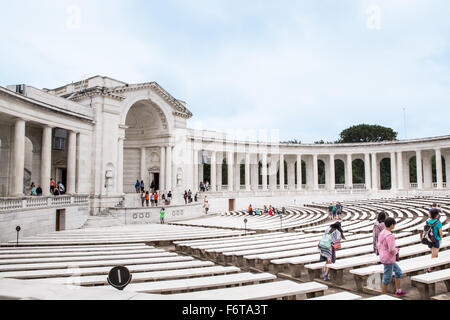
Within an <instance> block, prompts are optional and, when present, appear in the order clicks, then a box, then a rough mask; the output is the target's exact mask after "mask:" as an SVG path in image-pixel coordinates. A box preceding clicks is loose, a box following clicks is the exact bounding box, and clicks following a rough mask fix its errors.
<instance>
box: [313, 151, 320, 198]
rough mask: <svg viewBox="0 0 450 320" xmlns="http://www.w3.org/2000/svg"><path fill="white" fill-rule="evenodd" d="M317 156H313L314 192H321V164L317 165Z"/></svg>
mask: <svg viewBox="0 0 450 320" xmlns="http://www.w3.org/2000/svg"><path fill="white" fill-rule="evenodd" d="M317 160H318V159H317V154H313V165H312V167H313V186H314V190H319V164H318V163H317Z"/></svg>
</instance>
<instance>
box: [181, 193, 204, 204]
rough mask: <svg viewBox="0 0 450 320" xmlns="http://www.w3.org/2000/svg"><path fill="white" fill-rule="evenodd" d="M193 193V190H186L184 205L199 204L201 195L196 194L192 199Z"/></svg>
mask: <svg viewBox="0 0 450 320" xmlns="http://www.w3.org/2000/svg"><path fill="white" fill-rule="evenodd" d="M192 194H193V193H192V191H191V189H189V190H188V191H187V190H184V194H183V199H184V204H188V203H192V202H193V201H194V202H198V200H199V198H200V195H199V194H198V192H196V193H195V195H194V198H192Z"/></svg>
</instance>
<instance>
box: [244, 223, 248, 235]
mask: <svg viewBox="0 0 450 320" xmlns="http://www.w3.org/2000/svg"><path fill="white" fill-rule="evenodd" d="M247 221H248V220H247V219H244V230H245V235H247Z"/></svg>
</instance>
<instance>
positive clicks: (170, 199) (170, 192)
mask: <svg viewBox="0 0 450 320" xmlns="http://www.w3.org/2000/svg"><path fill="white" fill-rule="evenodd" d="M167 200H168V201H169V204H170V201H172V191H169V193H168V194H167Z"/></svg>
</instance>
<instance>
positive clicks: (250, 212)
mask: <svg viewBox="0 0 450 320" xmlns="http://www.w3.org/2000/svg"><path fill="white" fill-rule="evenodd" d="M248 214H249V215H251V216H252V215H253V207H252V205H251V204H250V205H249V206H248Z"/></svg>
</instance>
